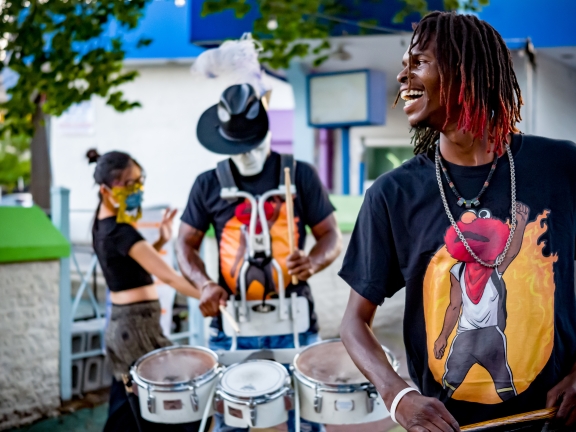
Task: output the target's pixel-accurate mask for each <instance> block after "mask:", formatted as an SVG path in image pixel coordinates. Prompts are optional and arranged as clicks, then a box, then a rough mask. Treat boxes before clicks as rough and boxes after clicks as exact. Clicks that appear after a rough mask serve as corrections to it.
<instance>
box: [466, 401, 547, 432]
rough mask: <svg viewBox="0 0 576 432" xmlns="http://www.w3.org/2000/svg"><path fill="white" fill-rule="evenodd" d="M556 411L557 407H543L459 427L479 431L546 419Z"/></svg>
mask: <svg viewBox="0 0 576 432" xmlns="http://www.w3.org/2000/svg"><path fill="white" fill-rule="evenodd" d="M556 411H558V407H553V408H545V409H540V410H536V411H531V412H527V413H523V414H516V415H513V416H510V417H502V418H498V419H494V420H488V421H485V422H481V423H474V424H471V425H468V426H463V427H461V428H460V430H461V431H466V432H479V431H483V430H486V429H489V428H493V427H499V426H506V425H511V424H514V423H522V422H527V421H535V420H546V419H551V418H554V416H555V415H556Z"/></svg>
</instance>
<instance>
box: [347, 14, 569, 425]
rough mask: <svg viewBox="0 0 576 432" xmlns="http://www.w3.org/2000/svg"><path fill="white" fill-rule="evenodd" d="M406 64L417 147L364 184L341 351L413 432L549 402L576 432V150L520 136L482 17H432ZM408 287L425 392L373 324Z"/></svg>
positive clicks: (409, 338)
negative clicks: (387, 350) (399, 370)
mask: <svg viewBox="0 0 576 432" xmlns="http://www.w3.org/2000/svg"><path fill="white" fill-rule="evenodd" d="M402 64H403V69H402V71H401V72H400V74H399V75H398V81H399V82H400V92H399V97H398V99H400V98H402V99H403V100H404V101H405V105H404V112H405V113H406V115H407V116H408V121H409V123H410V126H411V127H412V128H413V130H414V131H415V132H414V136H413V142H414V144H415V155H416V156H415V157H414V158H413V159H411V160H409V161H407V162H405V163H404V164H403V165H402V166H400V167H399V168H397V169H395V170H393V171H391V172H389V173H386V174H385V175H383V176H381V177H380V178H379V179H378V180H377V181H376V182H375V183H374V185H373V186H372V187H371V188H370V189H368V191H367V192H366V197H365V200H364V204H363V206H362V209H361V211H360V214H359V216H358V221H357V223H356V227H355V229H354V233H353V235H352V239H351V241H350V245H349V247H348V251H347V253H346V257H345V259H344V263H343V267H342V270H341V272H340V276H341V277H342V278H343V279H344V280H345V281H346V282H347V283H348V284H349V285H350V286H351V287H352V290H351V293H350V299H349V302H348V307H347V309H346V313H345V316H344V319H343V323H342V327H341V336H342V339H343V341H344V344H345V345H346V348H347V349H348V352H349V353H350V356H351V357H352V359H353V360H354V362H355V363H356V365H357V366H358V367H359V368H360V369H361V370H362V372H363V373H364V374H365V375H366V377H368V378H369V379H370V381H371V382H372V383H374V385H375V386H376V388H377V389H378V391H379V392H380V394H381V395H382V398H383V399H384V402H385V404H386V406H387V408H388V409H389V411H390V414H391V418H392V420H394V421H395V422H398V423H400V424H401V425H402V426H403V427H404V428H406V429H407V430H408V431H418V432H420V431H431V432H432V431H434V432H436V431H439V430H440V431H453V430H459V425H460V424H461V425H466V424H471V423H475V422H480V421H486V420H491V419H495V418H499V417H504V416H509V415H514V414H519V413H524V412H528V411H533V410H537V409H543V408H545V407H549V408H550V407H558V411H557V414H556V417H557V420H558V422H559V424H560V425H564V426H566V425H568V426H570V425H574V424H575V423H576V409H574V407H575V406H576V366H575V363H576V321H575V320H574V316H576V298H575V293H574V256H575V251H576V245H575V243H576V199H575V198H576V170H575V169H574V167H575V166H576V145H574V143H572V142H569V141H558V140H552V139H547V138H542V137H537V136H528V135H522V134H521V133H520V132H519V130H518V129H517V127H516V125H517V123H518V122H520V120H521V117H520V107H521V105H522V98H521V94H520V87H519V85H518V82H517V80H516V75H515V73H514V69H513V65H512V59H511V55H510V52H509V51H508V49H507V47H506V45H505V43H504V41H503V40H502V38H501V36H500V35H499V34H498V33H497V32H496V30H494V28H492V27H491V26H490V25H489V24H488V23H486V22H484V21H481V20H479V19H478V18H476V17H474V16H469V15H458V14H455V13H447V12H433V13H430V14H429V15H427V16H426V17H424V18H423V19H422V20H421V21H420V23H418V24H417V25H416V26H415V28H414V35H413V37H412V41H411V43H410V46H409V47H408V50H407V52H406V54H405V55H404V58H403V61H402ZM402 287H406V309H405V316H404V341H405V345H406V354H407V364H408V370H409V372H410V377H411V378H412V380H413V381H414V383H415V384H416V386H417V387H418V390H417V389H415V388H412V387H410V386H409V385H408V384H407V383H406V382H405V381H404V380H403V379H402V378H400V376H399V375H398V374H396V372H394V370H393V369H392V367H391V366H390V363H389V362H388V360H387V358H386V355H385V354H384V351H383V350H382V348H381V346H380V343H379V342H378V341H377V339H376V338H375V336H374V333H373V332H372V330H371V324H372V320H373V318H374V314H375V311H376V307H377V305H379V304H382V303H383V301H384V299H385V298H387V297H391V296H393V295H394V294H395V293H396V292H397V291H399V290H400V289H401V288H402ZM540 427H541V425H540Z"/></svg>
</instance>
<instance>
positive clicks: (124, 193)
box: [111, 183, 144, 224]
mask: <svg viewBox="0 0 576 432" xmlns="http://www.w3.org/2000/svg"><path fill="white" fill-rule="evenodd" d="M111 192H112V197H113V198H114V200H115V201H116V202H117V203H118V215H117V216H116V222H118V223H129V224H133V223H135V222H136V221H137V220H138V219H140V218H141V217H142V201H143V199H144V198H143V195H144V184H143V183H134V184H132V185H129V186H113V187H112V189H111Z"/></svg>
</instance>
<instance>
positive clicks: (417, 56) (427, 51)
mask: <svg viewBox="0 0 576 432" xmlns="http://www.w3.org/2000/svg"><path fill="white" fill-rule="evenodd" d="M410 62H411V64H410V69H411V74H412V77H411V80H410V85H409V84H408V65H409V63H410ZM402 66H403V69H402V71H401V72H400V73H399V74H398V76H397V80H398V82H400V84H401V86H400V97H401V98H402V99H403V100H404V112H405V113H406V115H407V116H408V121H409V122H410V126H412V127H430V128H432V129H435V130H439V131H440V130H442V129H443V128H444V125H445V124H446V107H445V106H444V105H441V103H440V99H441V98H440V95H441V93H440V70H439V66H438V59H437V58H436V42H435V41H434V38H431V40H430V41H429V42H428V45H427V46H426V47H424V48H422V47H420V46H419V45H418V44H416V45H415V46H414V47H413V48H412V55H411V56H410V55H409V51H408V50H407V51H406V53H404V57H403V58H402ZM457 101H458V97H457V95H451V102H452V103H451V106H452V107H455V108H456V107H457ZM453 118H455V119H457V118H458V117H457V116H456V117H453Z"/></svg>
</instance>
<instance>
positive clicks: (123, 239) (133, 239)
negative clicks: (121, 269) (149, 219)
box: [112, 223, 144, 256]
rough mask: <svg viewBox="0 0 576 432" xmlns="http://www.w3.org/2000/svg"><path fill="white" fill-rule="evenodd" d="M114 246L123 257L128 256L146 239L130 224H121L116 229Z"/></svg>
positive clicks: (113, 236) (113, 237) (113, 238)
mask: <svg viewBox="0 0 576 432" xmlns="http://www.w3.org/2000/svg"><path fill="white" fill-rule="evenodd" d="M112 240H113V244H114V246H115V247H116V249H117V250H118V252H120V255H122V256H128V252H130V248H131V247H132V246H134V245H135V244H136V243H138V242H139V241H141V240H144V237H142V235H141V234H140V233H139V232H138V231H136V228H134V227H133V226H132V225H130V224H126V223H120V224H118V225H116V228H115V229H114V234H113V235H112Z"/></svg>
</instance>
